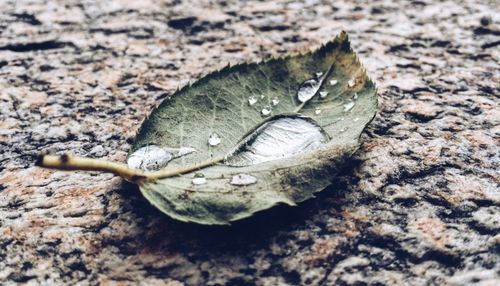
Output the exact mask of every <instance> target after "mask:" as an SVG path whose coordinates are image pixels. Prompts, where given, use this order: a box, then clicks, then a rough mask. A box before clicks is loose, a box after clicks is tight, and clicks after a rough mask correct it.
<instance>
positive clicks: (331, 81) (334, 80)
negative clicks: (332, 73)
mask: <svg viewBox="0 0 500 286" xmlns="http://www.w3.org/2000/svg"><path fill="white" fill-rule="evenodd" d="M337 83H339V81H338V80H336V79H332V80H330V85H331V86H334V85H336V84H337Z"/></svg>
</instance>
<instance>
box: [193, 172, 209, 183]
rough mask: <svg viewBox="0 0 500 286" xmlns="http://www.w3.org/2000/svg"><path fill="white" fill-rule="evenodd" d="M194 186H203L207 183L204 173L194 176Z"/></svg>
mask: <svg viewBox="0 0 500 286" xmlns="http://www.w3.org/2000/svg"><path fill="white" fill-rule="evenodd" d="M191 182H192V183H193V185H203V184H205V183H206V182H207V179H206V178H205V175H203V173H196V174H194V178H193V180H192V181H191Z"/></svg>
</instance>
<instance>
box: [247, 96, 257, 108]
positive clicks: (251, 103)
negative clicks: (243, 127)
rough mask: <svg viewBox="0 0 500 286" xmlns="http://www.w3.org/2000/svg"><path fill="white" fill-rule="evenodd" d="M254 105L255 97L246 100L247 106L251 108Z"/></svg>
mask: <svg viewBox="0 0 500 286" xmlns="http://www.w3.org/2000/svg"><path fill="white" fill-rule="evenodd" d="M255 103H257V98H256V97H255V96H253V95H252V96H250V97H249V98H248V105H250V106H253V105H254V104H255Z"/></svg>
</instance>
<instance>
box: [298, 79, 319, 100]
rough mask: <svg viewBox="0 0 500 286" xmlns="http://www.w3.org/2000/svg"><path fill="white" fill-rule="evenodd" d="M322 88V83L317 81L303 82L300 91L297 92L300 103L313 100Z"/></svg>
mask: <svg viewBox="0 0 500 286" xmlns="http://www.w3.org/2000/svg"><path fill="white" fill-rule="evenodd" d="M320 86H321V81H319V80H316V79H309V80H306V81H305V82H303V83H302V84H301V85H300V87H299V91H298V92H297V98H298V99H299V101H300V102H306V101H308V100H309V99H311V98H312V97H313V96H314V95H315V94H316V92H318V89H319V88H320Z"/></svg>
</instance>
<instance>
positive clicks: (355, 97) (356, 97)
mask: <svg viewBox="0 0 500 286" xmlns="http://www.w3.org/2000/svg"><path fill="white" fill-rule="evenodd" d="M352 99H353V100H356V99H358V93H357V92H355V93H354V96H353V97H352Z"/></svg>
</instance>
